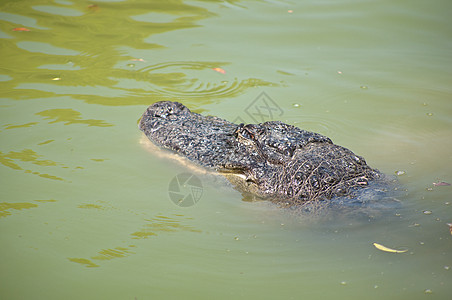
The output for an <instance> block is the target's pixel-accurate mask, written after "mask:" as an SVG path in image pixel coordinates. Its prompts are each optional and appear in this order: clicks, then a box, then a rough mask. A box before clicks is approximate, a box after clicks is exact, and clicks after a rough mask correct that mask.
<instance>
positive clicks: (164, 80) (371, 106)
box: [0, 0, 452, 299]
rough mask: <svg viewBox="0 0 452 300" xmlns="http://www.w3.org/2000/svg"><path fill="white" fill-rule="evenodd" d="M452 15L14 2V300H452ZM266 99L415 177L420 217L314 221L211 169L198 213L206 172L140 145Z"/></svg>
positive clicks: (5, 29)
mask: <svg viewBox="0 0 452 300" xmlns="http://www.w3.org/2000/svg"><path fill="white" fill-rule="evenodd" d="M451 11H452V5H451V3H450V1H445V0H443V1H442V0H436V1H387V0H381V1H378V0H374V1H345V0H337V1H312V0H306V1H278V0H268V1H263V0H262V1H251V0H250V1H213V0H212V1H194V0H193V1H177V0H174V1H145V0H130V1H120V0H116V1H107V0H102V1H100V0H98V1H93V2H89V1H67V0H58V1H2V3H1V4H0V43H1V45H0V51H1V60H0V66H1V67H0V86H1V90H0V91H1V98H0V184H1V189H0V195H1V196H0V197H1V198H0V242H1V250H0V255H1V264H0V282H1V284H0V296H1V298H2V299H302V298H303V299H332V298H334V299H450V295H452V270H451V268H452V235H451V233H450V231H449V226H448V225H447V223H452V198H451V189H452V186H434V185H433V182H438V181H439V182H448V183H452V176H451V173H450V170H451V167H452V153H451V151H450V149H451V148H452V130H451V128H452V126H451V125H452V84H451V83H452V21H451V19H450V12H451ZM15 28H26V29H27V30H29V31H24V30H23V29H22V30H17V29H16V30H14V29H15ZM215 68H220V69H216V70H217V71H215V70H213V69H215ZM222 70H224V72H219V71H222ZM223 73H224V74H223ZM262 93H265V95H267V96H268V97H269V98H271V100H272V101H273V102H274V103H276V105H277V107H278V109H279V110H275V111H273V112H274V115H272V116H270V115H269V114H267V115H266V116H265V115H261V116H260V117H262V118H263V119H277V120H281V121H284V122H287V123H289V124H294V125H296V126H299V127H301V128H304V129H308V130H312V131H316V132H319V133H322V134H324V135H327V136H329V137H331V138H332V140H333V141H334V142H335V143H337V144H340V145H343V146H346V147H347V148H350V149H351V150H353V151H354V152H355V153H357V154H359V155H362V156H364V157H365V158H366V160H367V162H368V163H369V164H370V165H371V166H373V167H376V168H378V169H380V170H381V171H383V172H385V173H387V174H394V173H395V172H399V174H403V175H399V176H398V179H399V181H400V183H401V184H402V186H403V189H406V192H405V193H404V194H403V195H401V196H400V197H399V200H400V201H401V203H402V205H401V207H400V208H399V209H397V210H396V211H392V212H390V213H388V212H385V213H384V214H377V215H375V216H374V217H371V218H353V217H349V216H342V217H341V216H337V215H335V216H334V217H331V216H328V215H327V216H322V217H320V216H310V217H309V216H305V217H297V216H293V215H288V214H287V213H285V212H284V211H281V210H279V209H275V208H272V207H269V206H268V205H266V204H265V203H256V202H246V201H243V200H242V195H241V194H240V193H239V192H237V191H235V190H233V189H231V188H229V187H228V186H225V185H224V184H223V183H222V182H221V181H219V182H217V181H215V180H212V179H211V178H205V177H203V176H202V175H199V178H200V180H201V182H202V184H203V189H202V196H201V198H200V199H199V201H198V202H197V203H196V204H195V205H193V206H190V207H185V208H184V207H179V206H177V205H175V204H174V203H173V202H172V201H171V200H170V196H169V192H168V189H169V184H170V182H171V181H172V179H173V178H175V176H177V175H178V174H180V173H183V172H187V169H186V168H185V167H183V166H180V165H178V164H176V163H173V162H169V161H168V160H166V159H163V158H161V157H158V156H156V155H153V154H152V153H149V151H148V149H147V148H146V147H144V146H143V145H142V144H141V143H140V138H141V133H140V132H139V130H138V129H137V120H138V119H139V117H140V116H141V114H142V113H143V111H144V110H145V108H146V107H147V106H148V105H150V104H152V103H154V102H156V101H159V100H178V101H181V102H183V103H184V104H185V105H187V106H188V107H190V108H191V109H193V110H195V111H196V112H200V113H203V114H212V115H218V116H220V117H222V118H225V119H228V120H231V121H232V120H240V119H241V120H243V121H245V122H253V119H252V118H253V117H255V118H257V117H259V116H258V115H253V114H252V112H253V109H256V103H258V102H253V101H255V100H256V99H257V100H259V99H261V98H259V96H260V95H262ZM247 112H248V113H250V114H248V113H247ZM261 112H262V111H261ZM263 112H264V113H265V112H266V111H263ZM258 121H262V120H258ZM188 171H189V172H190V170H188ZM374 242H377V243H380V244H383V245H385V246H388V247H391V248H396V249H402V250H408V251H407V252H405V253H401V254H394V253H386V252H383V251H380V250H378V249H376V248H375V247H374V246H373V245H372V243H374Z"/></svg>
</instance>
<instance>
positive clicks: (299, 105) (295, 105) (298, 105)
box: [292, 103, 301, 108]
mask: <svg viewBox="0 0 452 300" xmlns="http://www.w3.org/2000/svg"><path fill="white" fill-rule="evenodd" d="M292 106H293V107H297V108H298V107H301V104H298V103H294V104H292Z"/></svg>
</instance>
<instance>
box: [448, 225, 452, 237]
mask: <svg viewBox="0 0 452 300" xmlns="http://www.w3.org/2000/svg"><path fill="white" fill-rule="evenodd" d="M447 226H449V231H450V234H451V235H452V223H447Z"/></svg>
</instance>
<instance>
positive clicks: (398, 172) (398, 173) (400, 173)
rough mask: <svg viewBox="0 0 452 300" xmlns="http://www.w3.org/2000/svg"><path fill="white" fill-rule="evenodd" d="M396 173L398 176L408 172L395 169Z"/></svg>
mask: <svg viewBox="0 0 452 300" xmlns="http://www.w3.org/2000/svg"><path fill="white" fill-rule="evenodd" d="M395 174H396V175H397V176H402V175H405V174H406V172H405V171H395Z"/></svg>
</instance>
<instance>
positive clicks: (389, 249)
mask: <svg viewBox="0 0 452 300" xmlns="http://www.w3.org/2000/svg"><path fill="white" fill-rule="evenodd" d="M373 245H374V247H375V248H377V249H378V250H381V251H384V252H389V253H405V252H407V251H408V249H405V250H396V249H392V248H388V247H386V246H383V245H381V244H378V243H373Z"/></svg>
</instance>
